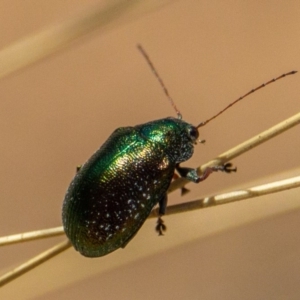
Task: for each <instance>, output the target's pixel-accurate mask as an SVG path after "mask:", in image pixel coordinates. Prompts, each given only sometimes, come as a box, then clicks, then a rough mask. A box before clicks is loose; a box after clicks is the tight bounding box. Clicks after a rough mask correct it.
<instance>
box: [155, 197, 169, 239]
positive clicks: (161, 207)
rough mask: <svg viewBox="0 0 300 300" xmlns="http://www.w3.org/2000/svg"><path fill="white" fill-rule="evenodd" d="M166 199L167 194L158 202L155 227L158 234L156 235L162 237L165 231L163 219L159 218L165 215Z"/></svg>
mask: <svg viewBox="0 0 300 300" xmlns="http://www.w3.org/2000/svg"><path fill="white" fill-rule="evenodd" d="M167 202H168V197H167V194H165V195H164V196H163V197H162V198H161V199H160V200H159V202H158V205H159V210H158V214H159V216H158V219H157V225H156V227H155V230H156V231H157V232H158V235H163V231H166V230H167V227H166V225H165V224H164V221H163V219H162V218H161V216H163V215H164V214H165V213H166V207H167Z"/></svg>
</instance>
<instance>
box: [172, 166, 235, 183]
mask: <svg viewBox="0 0 300 300" xmlns="http://www.w3.org/2000/svg"><path fill="white" fill-rule="evenodd" d="M176 170H177V171H178V173H179V174H180V176H181V177H183V178H186V179H187V180H190V181H192V182H195V183H199V182H200V181H203V180H205V179H206V178H207V177H208V176H209V175H210V174H211V173H213V172H217V171H221V172H226V173H231V172H236V171H237V168H232V164H231V163H226V164H224V165H221V166H214V167H208V168H206V169H205V170H204V172H203V174H201V175H200V176H199V175H198V173H197V170H196V169H192V168H185V167H180V165H179V164H178V165H176Z"/></svg>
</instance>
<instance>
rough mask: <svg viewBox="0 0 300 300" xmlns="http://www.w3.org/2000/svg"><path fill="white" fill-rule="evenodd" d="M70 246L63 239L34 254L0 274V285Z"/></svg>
mask: <svg viewBox="0 0 300 300" xmlns="http://www.w3.org/2000/svg"><path fill="white" fill-rule="evenodd" d="M70 247H71V243H70V242H69V241H68V240H65V241H64V242H62V243H60V244H57V245H56V246H54V247H52V248H50V249H48V250H46V251H44V252H42V253H41V254H39V255H37V256H35V257H34V258H32V259H30V260H28V261H27V262H25V263H24V264H22V265H20V266H18V267H17V268H15V269H13V270H12V271H10V272H8V273H6V274H4V275H2V276H1V277H0V287H1V286H3V285H5V284H7V283H9V282H10V281H12V280H14V279H16V278H18V277H20V276H21V275H23V274H24V273H26V272H28V271H30V270H32V269H33V268H35V267H37V266H39V265H40V264H42V263H44V262H45V261H47V260H49V259H50V258H52V257H54V256H56V255H57V254H59V253H61V252H63V251H65V250H67V249H68V248H70Z"/></svg>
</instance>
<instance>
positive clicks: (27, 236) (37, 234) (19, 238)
mask: <svg viewBox="0 0 300 300" xmlns="http://www.w3.org/2000/svg"><path fill="white" fill-rule="evenodd" d="M299 123H300V113H298V114H296V115H294V116H293V117H291V118H289V119H286V120H285V121H283V122H281V123H279V124H277V125H275V126H273V127H271V128H270V129H268V130H266V131H264V132H262V133H260V134H258V135H257V136H255V137H253V138H251V139H249V140H248V141H246V142H244V143H242V144H240V145H238V146H236V147H234V148H232V149H230V150H228V151H226V152H224V153H223V154H221V155H219V156H218V157H217V158H215V159H213V160H211V161H209V162H208V163H206V164H204V165H202V166H201V167H199V168H198V169H197V170H198V171H199V172H202V171H203V170H205V169H206V168H207V167H212V166H214V165H219V164H224V163H226V162H228V161H229V160H231V159H233V158H235V157H237V156H239V155H241V154H243V153H244V152H246V151H248V150H250V149H252V148H254V147H256V146H258V145H260V144H262V143H263V142H266V141H267V140H269V139H271V138H272V137H275V136H276V135H279V134H280V133H282V132H284V131H286V130H288V129H290V128H292V127H294V126H296V125H297V124H299ZM187 183H189V181H187V180H186V179H184V178H178V179H177V180H175V181H174V182H172V183H171V185H170V188H169V193H170V192H173V191H174V190H176V189H179V188H182V187H183V186H184V185H186V184H187ZM183 205H187V203H185V204H183ZM168 213H169V206H168ZM60 234H61V235H62V234H64V231H63V228H62V227H56V228H50V229H44V230H37V231H32V232H27V233H20V234H15V235H11V236H5V237H1V238H0V246H1V245H8V244H12V243H19V242H25V241H29V240H34V239H41V238H47V237H51V236H55V235H60Z"/></svg>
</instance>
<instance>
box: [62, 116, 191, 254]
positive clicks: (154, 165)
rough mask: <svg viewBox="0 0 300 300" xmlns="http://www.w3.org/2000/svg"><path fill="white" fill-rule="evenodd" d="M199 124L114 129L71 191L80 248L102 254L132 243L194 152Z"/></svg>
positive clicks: (72, 235)
mask: <svg viewBox="0 0 300 300" xmlns="http://www.w3.org/2000/svg"><path fill="white" fill-rule="evenodd" d="M193 129H195V128H194V127H193V126H192V125H190V124H188V123H186V122H184V121H182V120H179V119H175V118H166V119H161V120H157V121H153V122H149V123H146V124H142V125H138V126H135V127H122V128H118V129H117V130H115V131H114V132H113V133H112V134H111V136H110V137H109V138H108V140H107V141H106V142H105V143H104V144H103V145H102V147H101V148H100V149H99V150H98V151H97V152H96V153H95V154H94V155H93V156H92V157H91V158H90V159H89V160H88V161H87V162H86V163H85V164H84V165H83V167H82V168H81V169H80V170H79V171H78V173H77V174H76V176H75V177H74V179H73V181H72V182H71V184H70V187H69V189H68V191H67V193H66V196H65V200H64V204H63V213H62V217H63V225H64V229H65V232H66V234H67V236H68V237H69V239H70V241H71V242H72V244H73V245H74V247H75V249H76V250H77V251H79V252H80V253H81V254H83V255H84V256H89V257H97V256H103V255H106V254H108V253H110V252H112V251H114V250H116V249H118V248H120V247H125V246H126V244H127V243H128V242H129V241H130V240H131V239H132V237H133V236H134V235H135V234H136V233H137V231H138V230H139V229H140V227H141V226H142V224H143V223H144V222H145V220H146V219H147V217H148V215H149V214H150V212H151V210H152V208H153V207H154V206H155V205H156V204H157V203H158V202H159V201H160V200H161V199H162V198H163V197H165V196H166V193H167V190H168V187H169V185H170V182H171V180H172V177H173V174H174V170H175V166H176V164H178V163H180V162H182V161H185V160H187V159H189V158H190V157H191V156H192V154H193V142H194V141H192V140H191V138H190V131H191V130H193Z"/></svg>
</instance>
